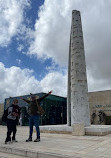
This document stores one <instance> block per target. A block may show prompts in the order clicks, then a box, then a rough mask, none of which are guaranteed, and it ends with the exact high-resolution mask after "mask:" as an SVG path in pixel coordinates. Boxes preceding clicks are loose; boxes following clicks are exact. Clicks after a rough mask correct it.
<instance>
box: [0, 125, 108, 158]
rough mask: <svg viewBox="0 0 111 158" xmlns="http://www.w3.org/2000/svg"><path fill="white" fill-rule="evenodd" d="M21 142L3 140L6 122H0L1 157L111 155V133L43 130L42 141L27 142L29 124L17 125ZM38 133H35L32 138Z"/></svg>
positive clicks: (104, 157)
mask: <svg viewBox="0 0 111 158" xmlns="http://www.w3.org/2000/svg"><path fill="white" fill-rule="evenodd" d="M17 128H18V131H17V140H18V143H12V144H4V140H5V137H6V126H0V158H24V157H25V156H27V157H30V158H31V157H32V158H111V134H109V135H106V136H72V135H71V134H50V133H41V141H40V142H25V140H26V139H27V138H28V131H29V130H28V127H24V126H22V127H20V126H18V127H17ZM35 138H36V134H35V132H34V134H33V140H34V139H35Z"/></svg>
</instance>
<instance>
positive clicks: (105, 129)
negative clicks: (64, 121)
mask: <svg viewBox="0 0 111 158" xmlns="http://www.w3.org/2000/svg"><path fill="white" fill-rule="evenodd" d="M78 128H79V131H80V127H78ZM75 130H76V129H75ZM82 130H83V128H82ZM84 130H85V135H90V136H104V135H107V134H111V125H91V126H88V127H85V129H84ZM40 131H41V133H56V134H72V135H74V127H73V129H72V127H71V126H67V125H48V126H40ZM80 132H81V131H80ZM76 133H77V132H76ZM82 133H84V131H83V132H82ZM79 135H80V134H78V136H79ZM83 135H84V134H83Z"/></svg>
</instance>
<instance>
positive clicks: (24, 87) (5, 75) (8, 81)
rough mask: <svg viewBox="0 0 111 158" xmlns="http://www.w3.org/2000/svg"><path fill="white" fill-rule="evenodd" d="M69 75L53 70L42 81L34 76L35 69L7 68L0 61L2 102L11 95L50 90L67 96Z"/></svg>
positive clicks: (0, 98)
mask: <svg viewBox="0 0 111 158" xmlns="http://www.w3.org/2000/svg"><path fill="white" fill-rule="evenodd" d="M66 84H67V76H66V75H62V74H61V73H59V72H51V73H49V74H47V75H46V76H45V78H43V79H42V80H41V81H38V80H37V79H36V78H35V77H34V76H33V70H29V69H20V68H19V67H15V66H13V67H10V68H6V67H5V66H4V64H3V63H1V62H0V103H1V102H4V99H5V98H7V97H9V96H12V97H13V96H21V95H27V94H29V93H38V92H46V93H47V92H48V91H50V90H53V94H56V95H61V96H66Z"/></svg>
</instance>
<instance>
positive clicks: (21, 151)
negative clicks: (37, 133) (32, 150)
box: [12, 148, 27, 156]
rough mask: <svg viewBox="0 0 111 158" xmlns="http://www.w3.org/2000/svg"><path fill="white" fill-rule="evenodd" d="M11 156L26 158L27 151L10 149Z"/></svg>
mask: <svg viewBox="0 0 111 158" xmlns="http://www.w3.org/2000/svg"><path fill="white" fill-rule="evenodd" d="M12 154H15V155H20V156H27V151H25V150H22V149H14V148H12Z"/></svg>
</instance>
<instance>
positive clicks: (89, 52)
mask: <svg viewBox="0 0 111 158" xmlns="http://www.w3.org/2000/svg"><path fill="white" fill-rule="evenodd" d="M74 9H76V10H80V12H81V18H82V27H83V36H84V43H85V57H86V68H87V80H88V90H89V91H100V90H108V89H111V69H110V66H111V65H110V63H111V61H110V59H111V46H110V45H111V44H110V41H111V28H110V26H111V21H110V15H111V0H107V3H106V1H105V0H97V1H94V0H90V1H88V0H61V1H60V0H53V1H52V0H5V1H4V0H0V19H1V20H0V96H1V97H0V103H1V102H4V99H5V98H7V97H9V96H19V95H28V94H29V93H38V92H48V91H50V90H53V94H55V95H60V96H67V66H68V53H69V39H70V27H71V14H72V10H74Z"/></svg>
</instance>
